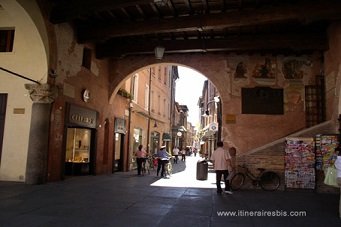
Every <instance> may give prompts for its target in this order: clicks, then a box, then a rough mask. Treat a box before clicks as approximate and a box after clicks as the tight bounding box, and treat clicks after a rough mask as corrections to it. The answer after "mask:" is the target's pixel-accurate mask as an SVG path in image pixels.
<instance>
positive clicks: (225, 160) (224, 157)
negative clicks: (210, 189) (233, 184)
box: [211, 141, 232, 195]
mask: <svg viewBox="0 0 341 227" xmlns="http://www.w3.org/2000/svg"><path fill="white" fill-rule="evenodd" d="M223 146H224V143H223V142H222V141H219V142H217V149H216V150H215V151H214V152H213V154H212V156H211V161H212V162H213V167H214V170H215V172H216V184H217V193H218V194H221V193H222V192H223V190H222V189H221V185H220V181H221V177H222V176H223V178H224V182H225V193H226V194H230V195H231V194H232V192H231V188H230V182H229V180H228V179H227V177H228V175H229V171H228V169H230V168H231V156H230V154H229V152H228V151H227V150H224V148H223Z"/></svg>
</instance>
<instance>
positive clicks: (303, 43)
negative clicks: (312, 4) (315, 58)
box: [96, 34, 328, 58]
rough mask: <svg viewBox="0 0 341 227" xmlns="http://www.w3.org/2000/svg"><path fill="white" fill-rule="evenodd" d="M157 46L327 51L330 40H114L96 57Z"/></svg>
mask: <svg viewBox="0 0 341 227" xmlns="http://www.w3.org/2000/svg"><path fill="white" fill-rule="evenodd" d="M158 45H161V46H163V47H165V53H189V52H217V51H236V52H238V51H244V52H247V51H248V52H249V51H275V52H278V51H285V52H291V53H299V52H304V51H325V50H326V49H327V48H328V44H327V39H326V37H324V36H323V35H322V34H290V35H288V34H286V35H282V34H281V35H266V36H259V35H258V36H256V35H254V36H246V35H245V36H236V37H231V38H229V39H215V40H214V39H207V40H203V39H196V40H167V41H162V43H160V42H159V41H157V40H147V39H136V40H132V39H129V40H125V39H119V40H116V39H115V40H112V41H110V42H106V43H103V44H98V45H97V46H96V56H97V57H98V58H106V57H124V56H127V55H138V54H154V48H155V47H156V46H158Z"/></svg>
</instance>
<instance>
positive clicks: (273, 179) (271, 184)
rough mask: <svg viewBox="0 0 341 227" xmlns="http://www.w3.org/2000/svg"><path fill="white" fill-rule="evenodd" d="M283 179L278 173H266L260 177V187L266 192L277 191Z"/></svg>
mask: <svg viewBox="0 0 341 227" xmlns="http://www.w3.org/2000/svg"><path fill="white" fill-rule="evenodd" d="M280 183H281V179H280V177H279V176H278V174H277V173H275V172H272V171H267V172H264V173H263V174H262V175H261V176H260V181H259V184H260V187H261V188H262V189H263V190H265V191H275V190H277V189H278V188H279V185H280Z"/></svg>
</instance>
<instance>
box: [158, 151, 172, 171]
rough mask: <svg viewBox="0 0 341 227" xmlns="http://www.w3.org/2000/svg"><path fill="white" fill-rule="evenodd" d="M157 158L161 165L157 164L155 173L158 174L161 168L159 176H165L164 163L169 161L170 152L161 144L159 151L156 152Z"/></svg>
mask: <svg viewBox="0 0 341 227" xmlns="http://www.w3.org/2000/svg"><path fill="white" fill-rule="evenodd" d="M157 156H158V158H159V160H160V161H159V162H160V163H161V165H158V168H157V172H156V175H157V176H159V172H160V169H161V177H165V165H166V164H167V163H168V162H169V158H170V156H171V155H170V154H168V152H167V151H166V146H161V148H160V151H159V152H158V154H157Z"/></svg>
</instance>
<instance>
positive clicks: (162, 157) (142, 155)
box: [135, 145, 172, 177]
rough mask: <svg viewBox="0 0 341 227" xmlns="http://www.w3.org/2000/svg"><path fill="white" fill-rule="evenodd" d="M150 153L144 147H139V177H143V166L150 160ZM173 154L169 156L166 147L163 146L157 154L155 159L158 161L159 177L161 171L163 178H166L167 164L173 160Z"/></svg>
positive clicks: (136, 153) (137, 162)
mask: <svg viewBox="0 0 341 227" xmlns="http://www.w3.org/2000/svg"><path fill="white" fill-rule="evenodd" d="M148 155H149V154H148V152H147V151H146V150H145V149H144V148H143V145H139V146H138V148H137V150H136V152H135V157H136V164H137V175H139V176H141V175H142V168H143V165H145V163H146V160H147V159H148ZM171 157H172V156H171V154H169V153H168V152H167V151H166V146H161V147H160V150H159V151H158V152H157V154H156V155H155V156H154V158H155V159H156V160H157V176H159V173H160V171H161V175H160V176H161V177H165V172H166V171H165V166H166V165H167V163H169V160H170V158H171Z"/></svg>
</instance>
